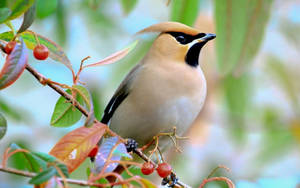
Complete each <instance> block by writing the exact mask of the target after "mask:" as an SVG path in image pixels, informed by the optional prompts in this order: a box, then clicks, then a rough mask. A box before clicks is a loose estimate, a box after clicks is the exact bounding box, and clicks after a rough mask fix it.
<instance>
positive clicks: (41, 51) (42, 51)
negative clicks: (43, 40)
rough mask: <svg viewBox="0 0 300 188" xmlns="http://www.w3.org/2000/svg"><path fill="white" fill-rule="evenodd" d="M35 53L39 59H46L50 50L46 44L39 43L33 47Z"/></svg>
mask: <svg viewBox="0 0 300 188" xmlns="http://www.w3.org/2000/svg"><path fill="white" fill-rule="evenodd" d="M33 55H34V57H35V58H36V59H38V60H45V59H47V57H48V55H49V50H48V48H47V47H46V46H44V45H42V44H39V45H37V46H36V47H35V48H34V49H33Z"/></svg>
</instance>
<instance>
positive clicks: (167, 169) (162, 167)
mask: <svg viewBox="0 0 300 188" xmlns="http://www.w3.org/2000/svg"><path fill="white" fill-rule="evenodd" d="M156 171H157V173H158V175H159V176H160V177H162V178H165V177H167V176H168V175H170V174H171V172H172V167H171V165H169V164H168V163H160V164H158V167H157V169H156Z"/></svg>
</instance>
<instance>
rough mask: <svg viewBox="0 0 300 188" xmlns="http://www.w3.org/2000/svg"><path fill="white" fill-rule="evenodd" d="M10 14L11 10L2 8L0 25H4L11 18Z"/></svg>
mask: <svg viewBox="0 0 300 188" xmlns="http://www.w3.org/2000/svg"><path fill="white" fill-rule="evenodd" d="M10 14H11V11H10V9H9V8H7V7H4V8H0V23H3V22H4V21H5V20H6V19H7V18H8V17H9V16H10Z"/></svg>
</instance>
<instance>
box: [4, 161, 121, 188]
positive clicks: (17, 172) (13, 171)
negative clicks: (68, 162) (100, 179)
mask: <svg viewBox="0 0 300 188" xmlns="http://www.w3.org/2000/svg"><path fill="white" fill-rule="evenodd" d="M0 171H2V172H6V173H10V174H15V175H19V176H24V177H29V178H32V177H34V176H36V175H37V174H36V173H32V172H27V171H22V170H17V169H14V168H4V167H3V166H0ZM57 179H58V181H60V182H64V181H65V182H67V183H69V184H76V185H80V186H95V187H103V186H106V185H103V184H99V183H92V182H88V181H84V180H76V179H69V178H65V179H63V178H60V177H57ZM116 184H118V183H116Z"/></svg>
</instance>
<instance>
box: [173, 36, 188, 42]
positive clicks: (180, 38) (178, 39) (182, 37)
mask: <svg viewBox="0 0 300 188" xmlns="http://www.w3.org/2000/svg"><path fill="white" fill-rule="evenodd" d="M175 38H176V40H177V41H178V42H180V43H181V44H184V43H185V42H186V39H185V37H184V36H182V35H178V36H176V37H175Z"/></svg>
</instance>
